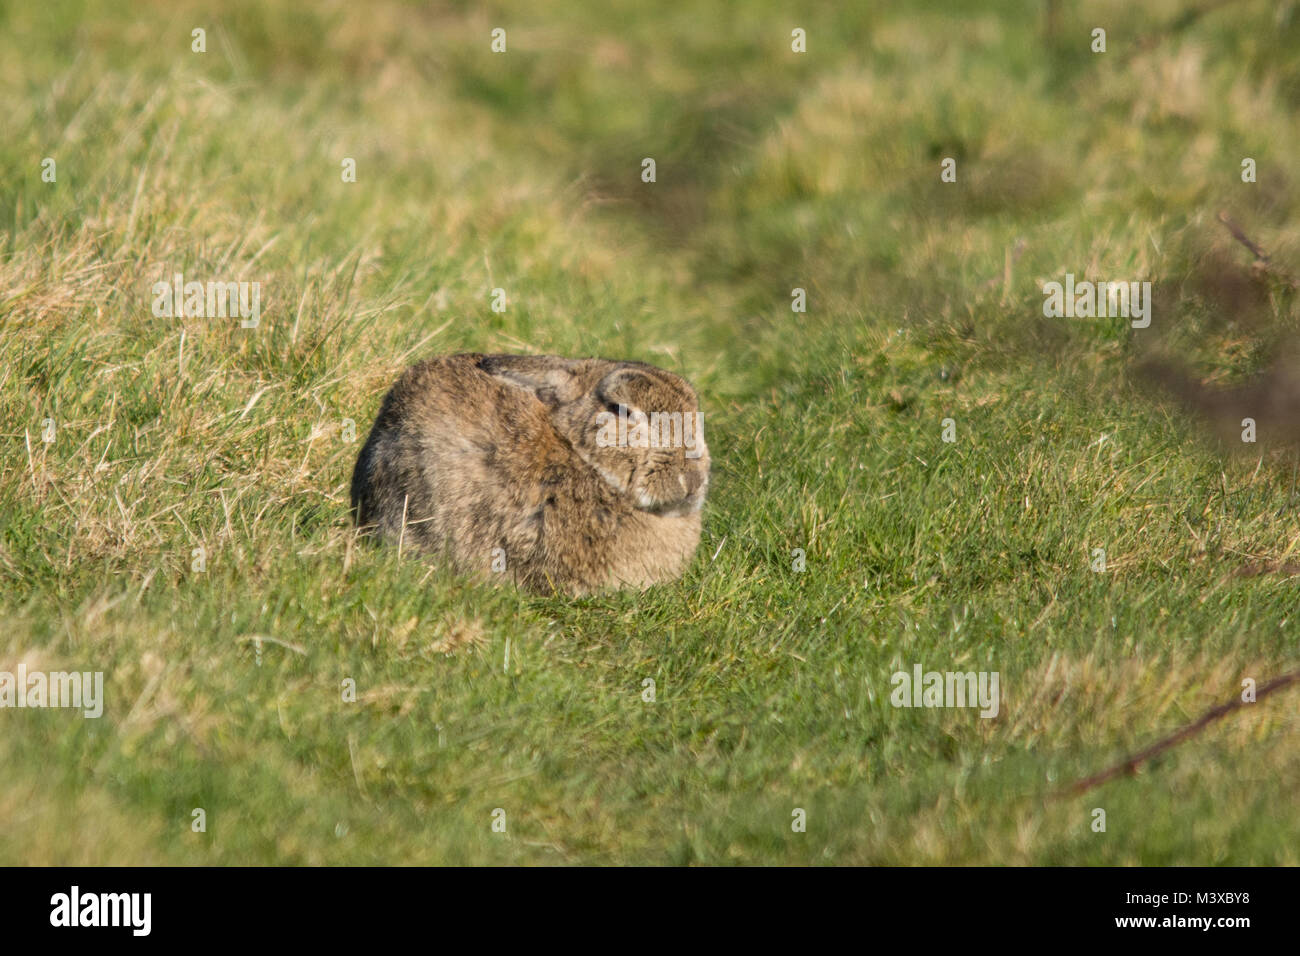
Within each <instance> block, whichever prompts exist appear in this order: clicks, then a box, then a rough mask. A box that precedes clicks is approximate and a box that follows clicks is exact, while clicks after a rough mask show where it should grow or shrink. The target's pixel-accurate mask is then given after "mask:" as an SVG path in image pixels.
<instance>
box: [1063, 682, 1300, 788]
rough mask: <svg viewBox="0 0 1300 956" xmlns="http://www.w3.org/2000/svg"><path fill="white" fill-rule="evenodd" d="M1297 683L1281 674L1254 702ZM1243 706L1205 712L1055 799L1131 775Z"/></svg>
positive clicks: (1223, 706)
mask: <svg viewBox="0 0 1300 956" xmlns="http://www.w3.org/2000/svg"><path fill="white" fill-rule="evenodd" d="M1298 682H1300V670H1298V671H1291V672H1290V673H1287V674H1283V675H1282V676H1281V677H1275V678H1273V679H1272V680H1271V681H1269V682H1268V683H1267V684H1265V685H1264V686H1262V687H1260V688H1259V689H1257V690H1256V691H1255V702H1256V703H1257V702H1259V701H1261V700H1263V699H1264V697H1265V696H1267V695H1268V694H1271V693H1273V691H1275V690H1281V689H1282V688H1283V687H1286V686H1287V685H1289V684H1295V683H1298ZM1245 704H1246V702H1245V701H1243V700H1241V699H1240V698H1236V699H1234V700H1230V701H1228V702H1227V703H1226V704H1220V705H1219V706H1218V707H1214V708H1212V709H1211V710H1207V711H1206V712H1205V713H1204V714H1202V715H1201V716H1200V718H1199V719H1198V720H1196V721H1194V722H1193V723H1190V724H1188V725H1187V726H1186V727H1184V728H1182V729H1181V730H1179V731H1178V732H1177V733H1174V734H1170V735H1169V736H1168V737H1166V738H1164V739H1163V740H1160V741H1158V742H1156V743H1154V744H1152V745H1151V746H1150V747H1147V748H1146V749H1145V750H1140V751H1138V752H1137V753H1135V754H1133V755H1132V756H1130V757H1126V758H1125V759H1124V760H1121V761H1120V762H1119V763H1117V764H1115V765H1114V766H1113V767H1109V768H1107V769H1106V770H1103V771H1102V772H1101V773H1096V774H1093V775H1092V776H1091V777H1084V778H1083V779H1082V780H1078V781H1076V782H1075V783H1074V784H1072V785H1071V786H1070V787H1068V788H1067V789H1065V790H1062V791H1061V792H1059V793H1058V794H1056V796H1057V797H1058V798H1060V797H1072V796H1078V795H1079V794H1081V793H1084V792H1086V791H1088V790H1091V789H1092V788H1093V787H1096V786H1100V785H1101V784H1103V783H1105V782H1106V781H1108V780H1113V779H1114V778H1115V777H1118V776H1119V775H1120V774H1122V773H1132V772H1133V771H1134V770H1136V769H1137V768H1138V766H1139V765H1140V764H1143V763H1146V762H1147V761H1148V760H1150V759H1151V758H1152V757H1156V756H1159V755H1160V754H1162V753H1164V752H1165V751H1166V750H1168V749H1169V748H1170V747H1173V746H1174V745H1175V744H1180V743H1182V742H1183V741H1184V740H1186V739H1187V738H1188V737H1191V736H1193V735H1195V734H1198V733H1200V732H1201V731H1202V730H1204V729H1205V728H1206V727H1208V726H1209V725H1210V724H1212V723H1214V721H1216V720H1218V719H1219V718H1221V717H1225V716H1227V715H1228V714H1230V713H1232V712H1233V711H1234V710H1237V709H1238V708H1240V707H1244V706H1245Z"/></svg>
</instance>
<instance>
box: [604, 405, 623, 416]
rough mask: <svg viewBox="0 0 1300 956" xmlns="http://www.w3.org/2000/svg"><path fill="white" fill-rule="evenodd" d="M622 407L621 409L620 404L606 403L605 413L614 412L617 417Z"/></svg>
mask: <svg viewBox="0 0 1300 956" xmlns="http://www.w3.org/2000/svg"><path fill="white" fill-rule="evenodd" d="M620 407H621V406H620V405H619V404H618V402H606V403H605V411H607V412H613V413H614V414H615V415H617V414H618V410H619V408H620Z"/></svg>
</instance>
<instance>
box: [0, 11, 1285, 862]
mask: <svg viewBox="0 0 1300 956" xmlns="http://www.w3.org/2000/svg"><path fill="white" fill-rule="evenodd" d="M1189 11H1190V12H1189ZM1098 27H1100V28H1104V29H1105V30H1106V51H1105V52H1104V53H1103V52H1093V50H1092V48H1091V47H1092V45H1093V43H1094V41H1093V39H1092V31H1093V30H1094V29H1095V28H1098ZM198 28H202V29H203V30H204V31H205V33H204V34H203V35H202V36H203V46H204V52H195V51H194V49H193V46H194V44H196V42H197V41H196V40H195V39H194V36H193V33H192V31H194V30H195V29H198ZM496 28H501V29H504V30H505V31H506V33H505V42H506V49H505V51H504V52H500V53H498V52H494V51H493V49H492V43H493V39H492V31H493V30H494V29H496ZM795 29H800V30H803V31H805V34H804V36H805V37H806V52H795V51H794V50H793V49H792V43H794V41H793V40H792V31H793V30H795ZM1298 112H1300V8H1297V5H1296V4H1295V3H1291V2H1265V0H1244V2H1235V3H1232V2H1230V3H1226V4H1225V3H1213V2H1208V0H1207V2H1202V3H1201V4H1191V3H1177V2H1172V0H1157V2H1152V3H1145V4H1135V3H1131V2H1124V3H1121V2H1097V3H1086V4H1079V5H1070V4H1060V3H1055V2H1048V3H1040V2H1028V0H1022V2H1010V0H1007V2H989V3H981V4H969V3H959V2H951V3H942V2H910V3H897V4H818V5H808V6H806V7H804V8H803V9H802V11H800V12H798V13H797V14H796V13H795V12H792V11H791V9H790V8H789V7H788V6H787V5H781V4H777V3H772V2H767V0H751V2H746V3H724V2H716V0H701V2H696V3H691V4H656V3H651V2H648V0H639V2H631V0H602V2H590V0H575V2H571V3H564V4H553V5H552V4H537V3H524V2H514V0H511V2H494V3H489V4H484V5H475V4H468V3H433V4H424V3H403V2H395V0H375V2H372V3H365V4H354V3H346V2H342V0H329V2H324V3H319V4H310V5H308V4H299V3H292V2H289V0H268V2H258V3H254V2H248V0H237V2H233V3H229V4H222V5H219V6H217V7H214V6H212V5H210V4H203V3H197V2H193V0H172V2H165V3H164V2H161V0H150V2H138V3H129V4H128V3H113V2H96V0H81V2H77V0H51V2H49V3H43V4H23V3H17V2H14V0H5V2H3V4H0V113H2V114H3V115H4V116H5V117H6V124H5V131H6V135H5V136H4V137H3V140H2V141H0V440H3V443H4V455H3V458H2V459H0V524H2V526H3V534H2V536H0V671H7V672H16V671H17V669H18V668H19V667H20V666H22V667H24V668H25V669H26V670H27V671H28V672H31V671H37V670H39V671H60V670H76V671H100V672H102V673H103V675H104V677H103V679H104V713H103V716H102V717H100V718H98V719H86V718H84V717H83V716H82V715H81V713H80V712H78V711H74V710H68V709H53V708H47V709H32V708H25V709H17V708H14V709H4V710H0V768H3V769H2V772H0V864H74V863H75V864H96V865H97V864H110V863H112V864H132V865H134V864H163V863H167V864H218V865H225V864H272V863H279V864H340V863H353V864H377V863H394V864H431V863H447V864H536V865H546V864H704V865H717V864H766V863H781V864H936V863H942V864H963V865H965V864H1052V865H1060V864H1071V865H1074V864H1081V865H1095V864H1126V865H1127V864H1246V863H1252V864H1254V863H1259V864H1289V865H1295V864H1298V863H1300V802H1297V800H1296V790H1297V781H1298V780H1300V708H1298V707H1297V704H1298V703H1300V689H1297V688H1296V687H1294V686H1293V687H1291V688H1286V689H1282V690H1279V691H1277V692H1276V693H1275V694H1273V695H1271V696H1268V697H1266V698H1263V699H1260V700H1258V701H1257V702H1256V703H1253V704H1247V705H1245V706H1243V707H1242V708H1240V709H1238V710H1236V711H1235V712H1233V713H1231V714H1229V715H1227V716H1226V717H1225V718H1223V719H1222V720H1219V721H1216V722H1214V723H1212V724H1211V725H1210V726H1208V727H1207V728H1206V729H1205V730H1204V731H1203V732H1201V733H1198V734H1196V735H1194V736H1192V737H1191V738H1190V739H1188V740H1186V741H1184V742H1183V743H1181V744H1180V745H1178V746H1177V747H1174V748H1171V749H1170V750H1168V751H1166V752H1164V753H1162V754H1161V755H1159V756H1158V757H1157V758H1155V759H1153V760H1150V761H1147V762H1145V763H1144V764H1142V766H1141V767H1139V768H1138V771H1137V772H1136V773H1134V774H1132V775H1125V776H1122V777H1120V778H1117V779H1114V780H1111V781H1109V782H1106V783H1104V784H1102V785H1100V786H1097V787H1095V788H1092V789H1090V790H1088V791H1087V792H1085V793H1083V794H1076V795H1069V794H1065V795H1063V791H1064V790H1065V788H1067V787H1068V785H1069V784H1071V783H1072V782H1074V781H1076V780H1078V779H1080V778H1084V777H1087V776H1088V775H1090V774H1092V773H1095V772H1097V771H1099V770H1102V769H1103V768H1105V767H1107V766H1108V765H1110V764H1112V763H1114V762H1116V761H1118V760H1121V759H1122V758H1123V757H1125V756H1126V755H1127V754H1129V753H1131V752H1133V751H1136V750H1140V749H1141V748H1143V747H1145V746H1147V745H1148V744H1151V743H1152V742H1154V741H1156V740H1158V739H1159V738H1161V737H1163V736H1165V735H1167V734H1170V733H1173V732H1175V731H1176V730H1177V729H1178V728H1180V727H1181V726H1183V725H1185V724H1187V723H1190V722H1191V721H1193V720H1195V719H1196V718H1197V717H1198V716H1199V715H1200V714H1201V713H1202V712H1203V711H1205V710H1207V709H1209V708H1211V707H1213V706H1215V705H1217V704H1220V703H1223V702H1226V701H1230V700H1234V699H1239V698H1240V697H1241V695H1242V693H1243V681H1247V680H1253V681H1255V682H1257V684H1258V685H1264V684H1265V683H1266V682H1267V681H1268V680H1269V679H1271V678H1274V677H1277V676H1279V675H1281V674H1283V673H1286V672H1289V671H1293V670H1295V669H1296V668H1297V667H1300V644H1298V641H1297V632H1298V631H1300V621H1296V622H1291V621H1290V617H1291V615H1292V614H1293V613H1295V611H1296V607H1297V594H1298V593H1300V591H1298V589H1297V583H1298V579H1300V520H1298V518H1300V511H1298V510H1297V509H1298V507H1300V497H1297V476H1298V474H1300V455H1298V453H1297V444H1296V442H1297V439H1300V387H1294V386H1292V385H1291V384H1290V383H1292V382H1300V374H1296V372H1295V370H1297V369H1300V364H1297V363H1296V361H1295V353H1294V352H1291V351H1288V348H1289V347H1288V345H1287V343H1288V342H1289V341H1293V340H1294V336H1295V334H1296V328H1297V324H1298V321H1297V320H1298V319H1300V306H1298V304H1297V297H1296V290H1297V283H1296V279H1295V275H1296V274H1297V273H1300V167H1298V166H1297V165H1296V161H1295V157H1296V156H1300V124H1297V122H1296V116H1297V113H1298ZM646 158H652V159H654V160H655V176H654V181H653V182H646V181H645V180H644V179H643V168H644V166H643V160H644V159H646ZM1245 158H1251V159H1253V160H1254V161H1255V164H1256V168H1257V181H1255V182H1243V166H1242V161H1243V159H1245ZM46 159H52V160H54V165H53V166H52V167H51V166H49V165H48V164H46V163H45V162H44V161H45V160H46ZM946 159H952V160H955V164H954V165H953V166H952V168H953V169H954V170H955V177H956V178H955V182H945V181H943V177H942V175H941V173H942V170H943V167H944V161H945V160H946ZM349 160H351V161H352V163H353V164H354V168H355V181H354V182H352V181H345V179H346V178H347V176H346V174H347V173H348V170H349V165H348V161H349ZM47 171H48V172H50V173H53V177H54V178H53V181H48V180H49V176H48V175H47ZM1221 213H1223V214H1226V216H1227V217H1228V219H1229V220H1230V222H1231V224H1232V225H1234V226H1235V228H1236V229H1237V230H1238V232H1239V233H1241V237H1242V238H1247V239H1248V240H1249V241H1251V242H1254V243H1257V244H1258V245H1259V246H1261V247H1263V250H1264V251H1265V252H1266V253H1267V258H1263V257H1257V256H1256V255H1255V254H1254V253H1253V252H1252V251H1251V250H1250V249H1249V248H1247V246H1246V244H1245V242H1243V241H1242V239H1241V238H1239V237H1235V236H1234V235H1233V233H1232V231H1231V230H1230V229H1229V228H1227V227H1226V226H1225V223H1224V222H1223V221H1221V219H1220V214H1221ZM178 273H179V274H182V275H183V276H184V278H185V281H186V282H189V281H201V282H206V281H209V280H212V281H221V282H241V281H247V282H257V283H259V284H260V285H259V288H260V296H261V299H260V323H259V324H258V325H257V327H256V328H245V327H243V326H242V324H241V322H240V320H239V319H238V318H222V317H195V316H177V317H159V316H158V315H156V314H155V310H154V308H153V306H154V305H155V300H156V294H155V292H154V291H153V287H154V285H155V283H158V282H159V281H162V282H170V281H171V278H172V277H173V276H174V275H176V274H178ZM1067 273H1069V274H1071V275H1073V276H1075V277H1076V278H1077V279H1079V280H1082V279H1084V278H1085V277H1087V278H1089V279H1095V280H1112V281H1129V280H1132V281H1139V280H1141V281H1149V282H1151V289H1152V292H1151V296H1152V298H1151V303H1152V311H1151V323H1150V326H1149V327H1147V328H1134V327H1132V325H1131V323H1130V321H1129V320H1128V319H1127V318H1124V317H1112V318H1086V317H1083V318H1080V317H1073V318H1072V317H1049V316H1046V315H1044V292H1043V286H1044V283H1047V282H1052V281H1064V277H1065V275H1066V274H1067ZM497 289H500V290H502V295H503V296H504V311H496V310H494V308H493V304H494V301H497V302H500V301H501V295H497V294H494V290H497ZM796 289H801V290H803V299H804V302H805V304H806V311H805V312H796V311H794V306H795V305H797V303H798V301H799V300H798V297H797V294H796V293H795V291H794V290H796ZM461 350H475V351H517V352H539V353H559V354H568V355H603V356H608V357H614V358H634V359H640V360H644V361H648V362H653V363H655V364H658V365H661V366H663V367H665V368H669V369H671V370H673V371H676V372H678V373H680V374H682V375H684V376H686V377H687V378H689V379H690V380H691V381H692V382H693V383H694V384H695V386H696V387H697V389H698V390H699V392H700V394H701V397H702V401H703V404H704V415H705V422H706V429H707V432H706V433H707V436H708V441H709V448H710V451H711V453H712V459H713V475H712V483H711V486H710V495H709V501H708V504H707V506H706V510H705V530H704V539H703V542H702V544H701V546H700V550H699V553H698V554H697V556H696V559H695V561H694V563H693V565H692V567H691V568H690V570H689V572H688V573H687V575H686V576H685V577H684V579H682V580H681V581H680V582H677V583H675V584H671V585H666V586H661V587H657V588H654V589H652V590H650V591H648V592H645V593H613V594H605V595H601V596H599V597H593V598H588V599H582V600H571V599H566V598H562V597H535V596H529V595H526V594H521V593H518V592H516V591H514V590H512V589H509V588H498V587H493V586H491V585H490V584H488V583H483V582H479V581H474V580H468V579H465V578H461V577H458V576H457V575H455V574H454V573H452V572H451V571H450V570H448V569H447V568H445V567H433V566H431V565H430V564H429V563H428V562H422V561H419V560H413V559H412V558H411V556H410V555H406V556H404V557H402V558H400V559H399V557H398V556H397V555H396V553H395V551H394V549H391V548H379V547H374V546H372V545H370V544H368V543H367V542H366V541H364V540H358V539H357V538H356V535H355V532H354V530H353V527H352V523H351V519H350V516H349V513H348V482H349V479H350V475H351V469H352V465H353V462H354V461H355V458H356V455H357V452H358V450H359V449H360V444H361V441H362V440H364V437H365V433H366V430H367V429H368V428H369V425H370V423H371V421H372V420H373V417H374V415H375V412H376V411H377V409H378V406H379V402H380V399H381V398H382V396H383V393H384V391H385V390H386V389H387V388H388V386H389V385H390V384H391V383H392V381H393V380H394V379H395V377H396V376H397V375H398V374H399V372H400V371H401V369H402V368H404V367H405V366H406V365H408V364H409V363H411V362H413V361H415V360H416V359H417V358H419V357H423V356H428V355H435V354H440V353H446V352H454V351H461ZM1170 385H1173V386H1174V387H1173V388H1170V387H1169V386H1170ZM1180 394H1181V396H1182V400H1181V401H1180V400H1179V399H1178V396H1179V395H1180ZM1246 417H1249V418H1252V419H1253V420H1255V422H1256V423H1257V439H1256V441H1254V442H1245V441H1243V440H1242V438H1241V435H1240V432H1242V430H1243V428H1242V426H1241V424H1240V420H1241V419H1243V418H1246ZM945 420H951V421H950V422H948V423H947V424H945ZM945 430H946V431H947V433H948V434H947V437H949V438H952V439H954V440H952V441H945V440H944V439H945ZM1102 552H1104V556H1103V554H1102ZM918 665H919V666H920V667H922V668H923V670H925V671H940V672H948V671H959V672H967V671H970V672H986V673H992V672H996V673H997V674H998V675H999V678H1000V687H1001V701H1000V706H999V708H998V713H997V715H996V716H995V717H988V718H986V717H981V716H980V713H979V712H978V710H977V709H972V708H969V707H966V708H961V707H945V708H928V707H927V708H901V707H895V706H893V705H892V704H891V700H890V698H891V694H892V692H893V689H894V688H893V683H892V675H894V674H895V673H896V672H900V671H901V672H908V673H911V672H912V671H913V668H914V667H916V666H918ZM647 681H652V682H653V685H651V684H648V683H647ZM353 688H354V689H355V694H354V695H353V693H352V689H353ZM651 689H653V694H651V693H650V691H651ZM651 696H652V697H653V699H652V700H651V699H649V698H650V697H651ZM1098 809H1100V810H1104V811H1105V829H1104V831H1102V830H1099V829H1098V828H1097V827H1096V821H1097V820H1098V819H1099V817H1098V816H1097V814H1096V813H1095V811H1096V810H1098ZM196 811H202V812H201V813H198V814H196ZM798 811H803V813H802V815H800V814H799V812H798ZM801 819H802V820H803V821H804V826H803V827H802V828H800V827H799V826H798V824H799V822H800V820H801ZM494 823H496V824H497V825H496V826H495V827H494Z"/></svg>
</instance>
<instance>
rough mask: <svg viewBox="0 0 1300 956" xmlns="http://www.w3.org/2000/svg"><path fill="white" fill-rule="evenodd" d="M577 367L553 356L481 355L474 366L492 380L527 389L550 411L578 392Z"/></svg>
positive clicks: (575, 363)
mask: <svg viewBox="0 0 1300 956" xmlns="http://www.w3.org/2000/svg"><path fill="white" fill-rule="evenodd" d="M577 365H578V363H577V362H575V361H573V360H572V359H564V358H560V357H559V356H556V355H485V356H483V357H482V358H481V359H479V363H478V367H479V368H481V369H482V370H483V371H485V372H487V373H488V374H489V375H491V376H492V377H493V378H496V379H500V380H501V381H503V382H508V383H510V384H511V385H515V386H517V387H519V388H523V389H527V390H528V391H530V392H532V393H533V394H534V395H535V396H537V399H538V401H540V402H541V403H542V404H543V405H549V406H551V407H552V408H554V407H555V406H557V405H563V404H564V403H566V402H571V401H573V400H574V399H575V398H577V397H578V396H579V395H580V394H581V393H582V387H581V383H580V382H579V380H578V375H577Z"/></svg>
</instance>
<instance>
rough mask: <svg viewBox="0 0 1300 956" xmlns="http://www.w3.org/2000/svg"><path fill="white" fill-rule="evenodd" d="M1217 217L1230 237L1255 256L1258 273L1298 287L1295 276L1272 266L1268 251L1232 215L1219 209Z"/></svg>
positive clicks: (1298, 281)
mask: <svg viewBox="0 0 1300 956" xmlns="http://www.w3.org/2000/svg"><path fill="white" fill-rule="evenodd" d="M1218 219H1219V222H1221V223H1223V225H1224V227H1225V228H1227V230H1228V232H1230V233H1232V238H1234V239H1236V240H1237V241H1238V242H1239V243H1241V244H1242V245H1243V246H1245V247H1246V248H1247V249H1249V250H1250V254H1251V255H1252V256H1254V257H1255V261H1254V263H1252V265H1253V267H1254V268H1255V270H1256V271H1257V272H1258V273H1261V274H1267V275H1270V276H1272V277H1273V278H1275V279H1277V280H1278V281H1279V282H1282V283H1283V284H1285V285H1286V286H1287V287H1289V288H1292V289H1296V288H1300V280H1297V279H1296V277H1295V276H1293V275H1291V273H1289V272H1285V271H1283V270H1281V269H1279V268H1277V267H1276V266H1274V265H1273V263H1272V262H1270V261H1269V257H1268V253H1267V252H1265V251H1264V247H1263V246H1261V245H1260V244H1259V243H1258V242H1255V241H1254V240H1253V239H1251V238H1250V236H1248V235H1246V233H1245V230H1243V229H1242V228H1241V226H1239V225H1237V224H1236V223H1235V222H1234V221H1233V220H1232V217H1230V216H1229V215H1228V214H1227V213H1226V212H1224V211H1223V210H1219V216H1218Z"/></svg>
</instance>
